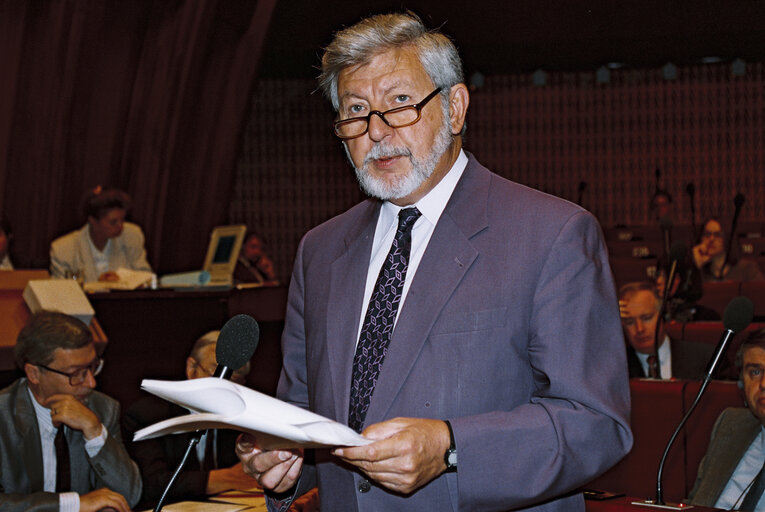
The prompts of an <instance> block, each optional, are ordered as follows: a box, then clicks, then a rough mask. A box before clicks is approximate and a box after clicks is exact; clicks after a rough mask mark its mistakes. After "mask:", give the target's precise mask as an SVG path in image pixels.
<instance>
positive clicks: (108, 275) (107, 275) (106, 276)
mask: <svg viewBox="0 0 765 512" xmlns="http://www.w3.org/2000/svg"><path fill="white" fill-rule="evenodd" d="M98 280H99V281H108V282H111V283H116V282H117V281H119V280H120V276H118V275H117V272H114V271H113V270H108V271H106V272H104V273H103V274H101V275H100V276H98Z"/></svg>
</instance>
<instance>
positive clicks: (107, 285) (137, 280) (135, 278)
mask: <svg viewBox="0 0 765 512" xmlns="http://www.w3.org/2000/svg"><path fill="white" fill-rule="evenodd" d="M115 274H117V277H119V281H91V282H89V283H85V284H83V285H82V288H83V289H84V290H85V291H86V292H105V291H109V290H135V289H136V288H138V287H140V286H143V285H145V284H149V283H151V278H152V273H151V272H148V271H146V270H130V269H128V268H119V269H117V270H116V271H115Z"/></svg>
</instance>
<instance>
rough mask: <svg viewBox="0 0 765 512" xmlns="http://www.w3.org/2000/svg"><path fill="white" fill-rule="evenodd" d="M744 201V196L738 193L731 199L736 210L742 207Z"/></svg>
mask: <svg viewBox="0 0 765 512" xmlns="http://www.w3.org/2000/svg"><path fill="white" fill-rule="evenodd" d="M744 201H746V198H745V197H744V194H742V193H741V192H739V193H738V194H736V197H734V198H733V204H734V206H735V207H736V208H741V207H742V206H744Z"/></svg>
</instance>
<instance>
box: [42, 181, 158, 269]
mask: <svg viewBox="0 0 765 512" xmlns="http://www.w3.org/2000/svg"><path fill="white" fill-rule="evenodd" d="M129 209H130V196H128V195H127V194H126V193H125V192H123V191H121V190H117V189H113V188H102V187H101V186H100V185H99V186H97V187H95V188H94V189H93V190H90V191H88V193H87V194H85V198H84V200H83V213H84V216H85V219H86V220H87V222H86V223H85V225H84V226H83V227H82V228H81V229H78V230H77V231H72V232H71V233H69V234H67V235H64V236H62V237H60V238H57V239H56V240H54V241H53V243H51V245H50V275H51V276H52V277H60V278H71V277H74V278H77V279H80V280H82V281H83V282H85V283H89V282H93V281H118V280H119V277H118V276H117V274H116V271H117V270H118V269H120V268H127V269H130V270H146V271H149V272H151V266H149V262H148V261H146V250H145V249H144V245H143V244H144V236H143V231H141V228H140V227H138V226H137V225H136V224H133V223H131V222H125V216H126V215H127V212H128V210H129Z"/></svg>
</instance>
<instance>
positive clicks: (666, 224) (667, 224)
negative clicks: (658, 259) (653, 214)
mask: <svg viewBox="0 0 765 512" xmlns="http://www.w3.org/2000/svg"><path fill="white" fill-rule="evenodd" d="M659 227H661V236H662V238H663V240H664V255H665V256H670V252H671V250H672V249H671V247H670V244H671V243H672V219H671V218H669V217H662V218H661V220H659Z"/></svg>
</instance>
